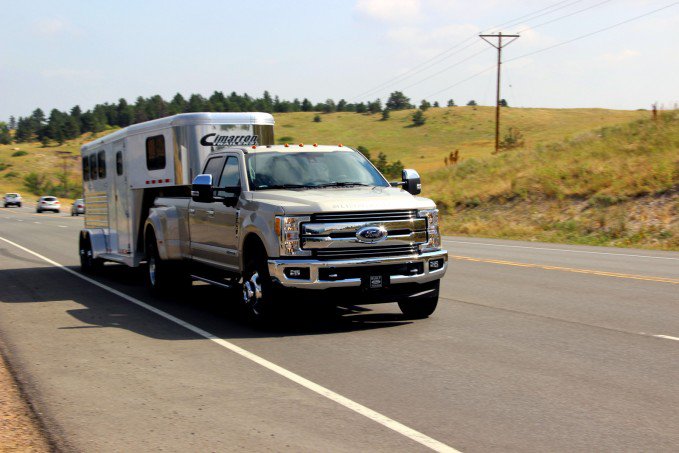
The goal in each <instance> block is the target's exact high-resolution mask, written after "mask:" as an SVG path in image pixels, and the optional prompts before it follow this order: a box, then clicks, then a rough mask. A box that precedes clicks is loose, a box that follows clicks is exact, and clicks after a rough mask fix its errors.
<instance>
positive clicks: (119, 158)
mask: <svg viewBox="0 0 679 453" xmlns="http://www.w3.org/2000/svg"><path fill="white" fill-rule="evenodd" d="M116 174H117V175H118V176H120V175H122V174H123V152H122V151H118V152H117V153H116Z"/></svg>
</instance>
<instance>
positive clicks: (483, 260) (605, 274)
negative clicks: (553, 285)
mask: <svg viewBox="0 0 679 453" xmlns="http://www.w3.org/2000/svg"><path fill="white" fill-rule="evenodd" d="M448 257H449V258H450V259H455V260H462V261H475V262H479V263H491V264H501V265H503V266H518V267H529V268H533V269H544V270H548V271H561V272H574V273H577V274H590V275H599V276H602V277H615V278H627V279H632V280H645V281H649V282H661V283H670V284H673V285H679V280H678V279H675V278H666V277H654V276H650V275H634V274H621V273H618V272H606V271H597V270H593V269H577V268H573V267H561V266H547V265H544V264H533V263H517V262H514V261H504V260H493V259H487V258H472V257H471V256H460V255H448Z"/></svg>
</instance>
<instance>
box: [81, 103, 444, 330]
mask: <svg viewBox="0 0 679 453" xmlns="http://www.w3.org/2000/svg"><path fill="white" fill-rule="evenodd" d="M272 143H273V118H272V117H271V115H268V114H264V113H237V114H236V113H231V114H229V113H198V114H183V115H176V116H174V117H169V118H164V119H161V120H154V121H151V122H148V123H141V124H137V125H134V126H130V127H128V128H126V129H123V130H121V131H118V132H116V133H114V134H111V135H110V136H107V137H103V138H101V139H99V140H97V141H95V142H93V143H90V144H86V145H85V146H83V148H82V156H83V179H84V193H85V202H86V203H87V206H88V209H87V211H86V213H85V228H84V229H83V230H82V232H81V235H80V250H79V253H80V257H81V266H82V269H83V270H84V271H86V272H91V271H94V270H95V269H97V268H100V267H101V263H102V262H103V261H106V260H109V261H115V262H120V263H125V264H127V265H129V266H139V265H141V264H143V263H146V280H147V285H148V286H149V288H150V289H151V290H152V291H154V292H156V293H164V292H174V291H176V290H178V289H181V288H188V287H189V286H190V284H191V281H192V280H200V281H203V282H207V283H210V284H214V285H218V286H223V287H230V288H236V289H238V291H239V294H240V296H239V298H238V299H239V300H238V302H239V303H240V304H241V306H242V307H243V308H244V309H245V310H246V312H247V313H248V315H249V316H250V317H251V318H253V319H256V320H260V319H265V318H267V317H269V318H271V315H272V314H273V313H276V312H278V310H280V309H284V308H285V304H286V301H289V300H291V299H296V298H297V297H298V296H299V297H304V298H310V299H311V300H313V301H316V302H318V303H325V302H326V301H330V302H332V303H333V304H338V305H346V304H349V305H361V304H371V303H382V302H397V303H398V305H399V307H400V309H401V311H402V312H403V313H404V315H405V316H406V317H409V318H425V317H427V316H429V315H430V314H432V313H433V312H434V310H435V309H436V306H437V303H438V295H439V283H440V279H441V278H442V277H443V276H444V274H445V272H446V269H447V261H448V254H447V252H446V251H445V250H442V249H441V238H440V233H439V225H438V211H437V209H436V206H435V204H434V203H433V202H432V201H431V200H429V199H426V198H422V197H419V196H417V195H418V194H419V193H420V191H421V184H420V178H419V175H418V174H417V172H415V171H414V170H404V171H403V175H402V181H399V182H393V183H390V182H388V181H387V180H386V179H385V178H384V176H383V175H382V174H380V172H379V171H378V170H377V169H376V168H375V167H374V166H373V165H372V164H371V163H370V162H369V161H368V160H367V159H366V158H365V157H363V155H362V154H360V153H359V152H358V151H356V150H354V149H352V148H349V147H346V146H342V145H337V146H318V145H315V144H314V145H302V144H300V145H299V146H297V145H296V146H287V145H286V146H282V145H278V146H274V145H272Z"/></svg>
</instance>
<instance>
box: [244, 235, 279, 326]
mask: <svg viewBox="0 0 679 453" xmlns="http://www.w3.org/2000/svg"><path fill="white" fill-rule="evenodd" d="M241 290H242V303H243V307H244V309H245V314H246V316H247V318H248V320H250V321H251V322H253V323H255V324H265V323H268V322H270V321H271V320H272V319H273V317H274V315H275V312H276V310H275V308H276V300H275V299H276V293H277V292H278V291H276V288H275V287H274V286H273V283H272V281H271V276H270V275H269V266H268V265H267V256H266V252H264V250H262V249H261V248H260V249H259V250H256V251H255V252H254V253H251V254H249V256H248V258H247V260H246V262H245V266H244V270H243V279H242V283H241Z"/></svg>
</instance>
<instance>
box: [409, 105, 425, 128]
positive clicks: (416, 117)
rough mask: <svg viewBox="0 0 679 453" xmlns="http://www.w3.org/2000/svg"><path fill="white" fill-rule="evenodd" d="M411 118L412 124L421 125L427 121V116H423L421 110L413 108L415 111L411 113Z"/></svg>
mask: <svg viewBox="0 0 679 453" xmlns="http://www.w3.org/2000/svg"><path fill="white" fill-rule="evenodd" d="M412 120H413V126H422V125H423V124H424V123H425V122H426V121H427V118H426V117H425V116H424V112H423V111H422V110H420V109H417V110H415V113H413V116H412Z"/></svg>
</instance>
